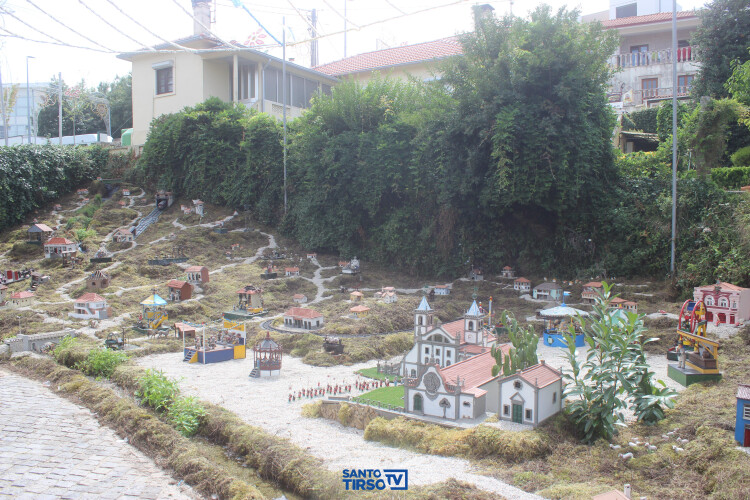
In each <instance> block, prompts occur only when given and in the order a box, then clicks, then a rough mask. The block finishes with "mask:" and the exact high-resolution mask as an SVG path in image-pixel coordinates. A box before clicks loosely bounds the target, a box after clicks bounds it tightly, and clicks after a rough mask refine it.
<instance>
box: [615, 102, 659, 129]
mask: <svg viewBox="0 0 750 500" xmlns="http://www.w3.org/2000/svg"><path fill="white" fill-rule="evenodd" d="M658 112H659V108H646V109H643V110H641V111H633V112H632V113H628V114H627V115H625V116H624V117H623V123H622V128H623V130H640V131H641V132H647V133H649V134H655V133H656V115H657V113H658Z"/></svg>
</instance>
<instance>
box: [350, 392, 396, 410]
mask: <svg viewBox="0 0 750 500" xmlns="http://www.w3.org/2000/svg"><path fill="white" fill-rule="evenodd" d="M351 401H352V402H354V403H359V404H362V405H366V406H374V407H376V408H381V409H383V410H388V411H395V412H398V413H406V410H404V407H403V406H395V405H392V404H390V403H384V402H382V401H378V400H375V399H366V398H362V397H359V396H355V397H353V398H351Z"/></svg>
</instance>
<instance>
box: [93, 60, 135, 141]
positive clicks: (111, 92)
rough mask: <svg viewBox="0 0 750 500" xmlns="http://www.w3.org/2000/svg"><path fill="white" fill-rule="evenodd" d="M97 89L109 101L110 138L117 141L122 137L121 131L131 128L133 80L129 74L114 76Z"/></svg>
mask: <svg viewBox="0 0 750 500" xmlns="http://www.w3.org/2000/svg"><path fill="white" fill-rule="evenodd" d="M97 88H98V90H99V92H100V93H101V94H103V95H104V97H105V98H106V99H107V100H108V101H109V106H110V119H111V121H112V137H114V138H116V139H117V138H119V137H120V136H121V135H122V129H124V128H131V127H132V126H133V78H132V76H131V75H130V74H129V73H128V74H127V75H126V76H116V77H115V79H114V80H112V81H111V82H109V83H106V82H102V83H100V84H99V86H98V87H97Z"/></svg>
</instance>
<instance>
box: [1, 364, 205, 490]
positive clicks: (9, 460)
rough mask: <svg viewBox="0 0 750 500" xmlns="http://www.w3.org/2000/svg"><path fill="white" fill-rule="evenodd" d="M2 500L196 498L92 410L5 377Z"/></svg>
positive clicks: (14, 377) (22, 380)
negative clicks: (14, 499)
mask: <svg viewBox="0 0 750 500" xmlns="http://www.w3.org/2000/svg"><path fill="white" fill-rule="evenodd" d="M0 400H2V402H3V403H2V405H0V499H4V498H17V499H36V500H39V499H47V498H71V499H72V498H96V499H108V498H113V499H114V498H132V499H136V498H139V499H162V498H175V499H183V498H185V499H187V498H199V496H198V495H197V494H196V493H195V492H194V491H193V490H192V489H190V488H189V487H187V486H184V485H179V486H178V485H177V484H176V481H175V480H174V479H172V478H171V477H169V476H168V475H167V474H166V473H165V472H164V471H162V470H161V469H160V468H159V467H158V466H156V465H155V464H154V463H153V462H152V461H151V460H150V459H149V458H148V457H146V456H145V455H143V454H142V453H141V452H139V451H138V450H136V449H135V448H133V447H132V446H130V445H129V444H127V443H125V442H124V441H123V440H122V439H119V438H118V437H117V435H116V434H115V433H114V431H112V430H111V429H109V428H107V427H102V426H101V425H99V423H98V422H97V421H96V419H95V418H94V417H93V415H92V414H91V413H90V412H89V411H88V410H85V409H83V408H81V407H79V406H76V405H75V404H73V403H71V402H69V401H67V400H66V399H63V398H61V397H59V396H56V395H54V394H53V393H51V392H50V391H49V390H48V389H45V388H44V387H43V386H42V384H39V383H38V382H34V381H32V380H29V379H26V378H23V377H19V376H17V375H13V374H11V373H8V372H6V371H3V370H0Z"/></svg>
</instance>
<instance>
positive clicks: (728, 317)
mask: <svg viewBox="0 0 750 500" xmlns="http://www.w3.org/2000/svg"><path fill="white" fill-rule="evenodd" d="M693 298H694V299H695V301H696V302H697V301H699V300H702V301H703V303H704V304H705V305H706V321H708V322H709V323H715V324H717V325H718V324H722V323H725V324H728V325H737V324H739V323H742V322H745V321H748V320H750V288H742V287H740V286H737V285H733V284H731V283H724V282H718V283H716V284H715V285H707V286H697V287H695V289H694V290H693Z"/></svg>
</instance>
